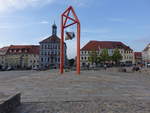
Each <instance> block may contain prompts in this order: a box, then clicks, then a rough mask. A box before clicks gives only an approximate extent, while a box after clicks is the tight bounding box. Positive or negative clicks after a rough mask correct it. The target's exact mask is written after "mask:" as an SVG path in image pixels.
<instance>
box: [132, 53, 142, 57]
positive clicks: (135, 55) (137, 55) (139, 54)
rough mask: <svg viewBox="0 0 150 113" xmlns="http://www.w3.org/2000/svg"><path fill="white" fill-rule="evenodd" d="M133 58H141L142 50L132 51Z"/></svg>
mask: <svg viewBox="0 0 150 113" xmlns="http://www.w3.org/2000/svg"><path fill="white" fill-rule="evenodd" d="M134 57H135V58H142V52H134Z"/></svg>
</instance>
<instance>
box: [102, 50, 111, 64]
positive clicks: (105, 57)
mask: <svg viewBox="0 0 150 113" xmlns="http://www.w3.org/2000/svg"><path fill="white" fill-rule="evenodd" d="M100 58H101V60H102V61H103V62H104V63H105V62H106V61H109V60H110V56H109V54H108V49H106V48H105V49H103V50H102V52H101V54H100Z"/></svg>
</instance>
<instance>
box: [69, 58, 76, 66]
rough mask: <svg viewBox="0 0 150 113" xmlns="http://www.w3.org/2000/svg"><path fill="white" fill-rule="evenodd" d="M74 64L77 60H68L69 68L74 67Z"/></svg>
mask: <svg viewBox="0 0 150 113" xmlns="http://www.w3.org/2000/svg"><path fill="white" fill-rule="evenodd" d="M74 62H75V60H74V59H69V60H68V64H69V66H71V67H72V66H73V65H74Z"/></svg>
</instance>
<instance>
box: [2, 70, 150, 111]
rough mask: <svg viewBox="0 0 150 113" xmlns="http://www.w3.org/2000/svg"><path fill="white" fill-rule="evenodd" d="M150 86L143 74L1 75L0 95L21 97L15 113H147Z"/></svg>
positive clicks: (5, 73)
mask: <svg viewBox="0 0 150 113" xmlns="http://www.w3.org/2000/svg"><path fill="white" fill-rule="evenodd" d="M149 86H150V75H149V74H142V73H120V72H113V71H112V72H110V71H108V72H105V71H87V72H82V73H81V75H80V76H78V75H75V72H68V73H65V74H64V75H59V73H58V72H57V70H51V71H39V72H38V71H10V72H0V91H3V90H12V91H20V92H21V93H22V103H23V104H22V105H21V106H20V107H19V108H18V109H17V111H15V112H14V113H149V112H150V109H149V105H150V87H149Z"/></svg>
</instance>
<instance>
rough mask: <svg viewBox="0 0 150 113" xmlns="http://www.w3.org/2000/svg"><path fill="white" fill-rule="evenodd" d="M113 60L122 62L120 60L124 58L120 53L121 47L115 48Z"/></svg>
mask: <svg viewBox="0 0 150 113" xmlns="http://www.w3.org/2000/svg"><path fill="white" fill-rule="evenodd" d="M111 59H112V61H114V62H115V63H116V64H118V63H119V62H120V60H122V55H121V54H120V51H119V49H115V50H114V53H113V55H112V57H111Z"/></svg>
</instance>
